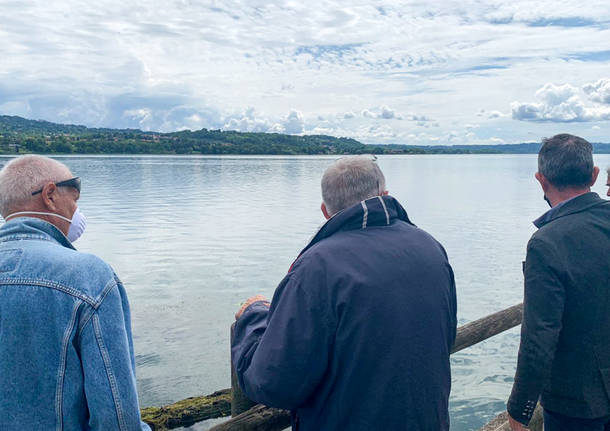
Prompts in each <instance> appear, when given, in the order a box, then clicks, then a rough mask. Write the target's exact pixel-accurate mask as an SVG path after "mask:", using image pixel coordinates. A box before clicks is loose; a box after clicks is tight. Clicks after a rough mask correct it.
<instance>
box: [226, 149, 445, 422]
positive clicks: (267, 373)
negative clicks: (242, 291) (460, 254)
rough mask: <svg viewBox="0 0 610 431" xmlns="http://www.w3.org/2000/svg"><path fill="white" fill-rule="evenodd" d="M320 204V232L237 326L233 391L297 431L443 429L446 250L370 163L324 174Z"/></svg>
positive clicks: (346, 163)
mask: <svg viewBox="0 0 610 431" xmlns="http://www.w3.org/2000/svg"><path fill="white" fill-rule="evenodd" d="M322 199H323V203H322V212H323V214H324V216H325V217H326V218H327V219H328V221H327V222H326V224H325V225H324V226H323V227H322V228H321V229H320V230H319V231H318V233H317V234H316V235H315V236H314V238H313V239H312V241H311V242H310V243H309V245H307V247H305V249H304V250H303V251H302V252H301V254H300V255H299V257H298V258H297V259H296V261H295V262H294V264H293V265H292V267H291V268H290V270H289V272H288V274H287V275H286V277H285V278H284V280H283V281H282V282H281V283H280V285H279V286H278V288H277V290H276V291H275V294H274V296H273V300H272V301H271V303H269V302H267V301H266V300H265V299H264V298H263V297H261V296H256V297H253V298H250V299H249V300H248V301H246V303H245V304H244V306H243V307H242V308H241V309H240V310H239V312H238V313H237V315H236V318H237V322H236V323H235V330H234V341H233V345H232V357H233V363H234V365H235V370H236V374H237V377H238V380H239V385H240V386H241V388H242V389H243V390H244V392H245V394H246V395H247V396H248V397H249V398H250V399H252V400H253V401H256V402H260V403H263V404H265V405H268V406H272V407H279V408H284V409H289V410H291V411H292V423H293V429H298V430H300V431H319V430H324V431H331V430H337V431H364V430H366V431H371V430H392V431H398V430H409V431H424V430H425V431H429V430H435V431H446V430H448V429H449V415H448V398H449V391H450V386H451V373H450V367H449V353H450V350H451V347H452V345H453V342H454V339H455V334H456V297H455V284H454V277H453V271H452V269H451V266H450V265H449V262H448V260H447V255H446V254H445V251H444V249H443V247H442V246H441V245H440V244H439V243H438V242H437V241H436V240H434V238H432V237H431V236H430V235H428V234H427V233H426V232H424V231H423V230H421V229H418V228H417V227H415V225H413V224H412V223H411V222H410V221H409V218H408V217H407V213H406V212H405V210H404V209H403V207H402V206H401V205H400V204H399V203H398V201H397V200H396V199H394V198H392V197H391V196H388V192H387V191H386V188H385V178H384V176H383V173H382V172H381V170H380V169H379V166H378V165H377V163H376V161H375V159H373V158H371V157H367V156H353V157H345V158H342V159H339V160H338V161H337V162H335V163H334V164H333V165H332V166H330V167H329V168H328V169H327V170H326V172H325V173H324V176H323V178H322Z"/></svg>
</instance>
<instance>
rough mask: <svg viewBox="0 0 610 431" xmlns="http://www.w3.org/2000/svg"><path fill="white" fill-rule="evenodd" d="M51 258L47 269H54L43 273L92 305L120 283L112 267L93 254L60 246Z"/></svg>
mask: <svg viewBox="0 0 610 431" xmlns="http://www.w3.org/2000/svg"><path fill="white" fill-rule="evenodd" d="M51 259H52V261H51V262H48V264H50V265H49V269H51V270H52V268H55V270H52V271H51V272H46V271H45V272H46V274H45V275H46V276H47V277H48V278H49V279H51V280H52V281H54V282H57V283H59V284H62V285H64V286H67V287H69V288H70V289H73V290H74V291H77V292H79V293H80V294H82V295H84V297H85V298H86V299H87V302H89V303H91V304H92V305H93V304H97V303H99V301H101V300H102V299H103V296H105V294H106V293H107V291H108V290H110V289H112V288H114V287H116V286H117V285H118V284H119V283H120V281H119V280H118V278H117V276H116V274H115V273H114V271H113V269H112V267H111V266H110V265H109V264H108V263H106V262H105V261H104V260H103V259H101V258H100V257H98V256H96V255H94V254H90V253H83V252H80V251H77V250H71V249H67V248H62V250H61V251H60V252H58V253H53V256H52V257H51ZM58 269H60V270H58ZM43 274H44V272H43Z"/></svg>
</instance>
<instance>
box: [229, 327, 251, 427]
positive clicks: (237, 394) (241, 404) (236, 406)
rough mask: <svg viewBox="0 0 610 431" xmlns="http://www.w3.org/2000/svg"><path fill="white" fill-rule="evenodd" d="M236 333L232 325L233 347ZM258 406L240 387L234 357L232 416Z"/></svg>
mask: <svg viewBox="0 0 610 431" xmlns="http://www.w3.org/2000/svg"><path fill="white" fill-rule="evenodd" d="M234 333H235V323H233V324H232V325H231V346H233V337H234ZM255 405H256V403H255V402H253V401H250V400H249V399H248V397H246V394H244V392H243V391H242V390H241V388H240V387H239V382H238V380H237V373H236V372H235V366H234V365H233V357H231V416H232V417H235V416H237V415H239V414H241V413H243V412H245V411H247V410H249V409H250V408H252V407H254V406H255Z"/></svg>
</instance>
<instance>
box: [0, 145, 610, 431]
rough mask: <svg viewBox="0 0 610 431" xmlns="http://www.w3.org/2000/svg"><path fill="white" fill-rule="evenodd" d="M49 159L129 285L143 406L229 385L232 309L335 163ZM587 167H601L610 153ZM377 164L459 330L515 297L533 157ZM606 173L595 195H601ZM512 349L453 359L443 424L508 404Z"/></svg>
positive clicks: (275, 276) (260, 277) (269, 273)
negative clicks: (430, 262) (432, 261)
mask: <svg viewBox="0 0 610 431" xmlns="http://www.w3.org/2000/svg"><path fill="white" fill-rule="evenodd" d="M58 159H60V160H62V161H63V162H64V163H66V164H67V165H68V166H69V167H70V168H71V169H72V171H73V172H74V173H75V174H76V175H80V176H81V177H83V191H82V195H81V201H80V207H81V209H82V210H83V212H84V213H85V214H86V215H87V218H88V222H89V223H88V228H87V231H86V233H85V235H84V236H83V238H82V239H80V240H79V241H78V242H77V243H76V246H77V247H78V248H79V249H80V250H82V251H86V252H92V253H95V254H97V255H99V256H101V257H102V258H103V259H105V260H106V261H108V262H109V263H110V264H111V265H112V266H113V267H114V268H115V270H116V271H117V273H118V274H119V276H120V277H121V278H122V280H123V282H124V283H125V285H126V288H127V290H128V293H129V296H130V301H131V306H132V313H133V317H132V318H133V327H134V337H135V338H134V341H135V349H136V362H137V373H138V389H139V393H140V397H141V404H142V405H143V406H149V405H161V404H165V403H169V402H173V401H177V400H179V399H182V398H186V397H189V396H194V395H202V394H209V393H211V392H213V391H215V390H218V389H221V388H227V387H229V386H230V374H229V344H228V339H229V337H228V332H229V326H230V324H231V322H232V321H233V314H234V313H235V311H236V310H237V308H238V305H239V303H240V302H242V301H243V300H244V299H245V298H247V297H249V296H251V295H254V294H257V293H263V294H265V295H267V296H268V297H271V296H272V294H273V291H274V288H275V286H276V285H277V283H278V282H279V281H280V280H281V279H282V277H283V276H284V275H285V273H286V271H287V270H288V267H289V266H290V264H291V262H292V260H293V259H294V258H295V256H296V255H297V253H298V252H299V250H300V249H301V248H302V247H303V246H304V245H305V244H306V243H307V241H308V239H309V238H310V236H311V235H312V234H313V233H314V232H315V230H316V228H317V227H318V226H319V225H320V224H321V223H322V222H323V217H322V214H321V213H320V210H319V204H320V191H319V182H320V178H321V175H322V173H323V171H324V169H325V168H326V167H327V166H328V165H329V164H330V163H331V162H332V160H333V159H334V157H330V158H329V157H323V156H320V157H171V156H159V157H154V156H144V157H94V156H87V157H58ZM5 160H6V158H1V159H0V162H1V163H2V164H3V163H4V162H5ZM596 162H597V164H598V165H599V166H600V167H601V168H602V170H603V169H604V168H605V167H606V166H607V165H608V164H610V155H599V156H596ZM379 163H380V166H381V168H382V169H383V171H384V173H385V175H386V179H387V184H388V188H389V190H390V193H391V194H392V195H393V196H395V197H396V198H398V200H399V201H400V202H402V204H403V205H404V206H405V208H406V209H407V212H408V213H409V216H410V218H411V219H412V220H413V222H414V223H416V224H417V225H418V226H419V227H421V228H423V229H425V230H427V231H428V232H430V233H431V234H432V235H433V236H435V237H436V238H437V239H438V240H439V241H441V242H442V243H443V245H444V246H445V248H446V249H447V252H448V254H449V258H450V261H451V263H452V265H453V268H454V270H455V274H456V282H457V289H458V306H459V309H458V317H459V324H460V325H461V324H464V323H466V322H469V321H471V320H474V319H477V318H479V317H483V316H485V315H487V314H489V313H492V312H495V311H498V310H500V309H503V308H506V307H509V306H511V305H514V304H516V303H518V302H520V300H521V295H522V274H521V261H522V260H523V259H524V254H525V245H526V242H527V240H528V238H529V236H530V235H531V234H532V233H533V232H534V227H533V226H532V224H531V221H532V220H533V219H535V218H536V217H537V216H538V215H540V214H541V213H542V212H544V211H545V210H546V209H547V207H546V203H545V202H544V201H543V200H542V193H541V191H540V189H539V186H538V184H537V182H535V180H534V177H533V173H534V171H535V169H536V157H535V156H534V155H480V156H479V155H456V156H443V155H438V156H382V157H380V158H379ZM601 177H602V176H600V179H598V182H597V184H596V185H595V187H594V190H595V191H597V192H598V193H600V194H602V193H603V194H605V187H604V184H605V174H604V175H603V178H601ZM518 341H519V337H518V329H513V330H512V331H509V332H507V333H504V334H502V335H500V336H497V337H495V338H493V339H491V340H488V341H486V342H484V343H481V344H479V345H477V346H474V347H471V348H469V349H467V350H465V351H463V352H461V353H459V354H456V355H453V357H452V364H453V390H452V397H451V417H452V430H455V431H466V430H472V429H477V428H478V427H480V426H482V425H483V424H484V423H485V422H486V421H487V420H489V419H490V418H491V417H493V416H494V415H495V414H497V413H498V412H500V411H502V410H503V409H504V408H505V402H506V398H507V397H508V395H509V392H510V388H511V384H512V378H513V374H514V368H515V363H516V354H517V348H518ZM194 428H195V429H205V428H206V426H205V425H204V426H201V425H199V426H196V427H194Z"/></svg>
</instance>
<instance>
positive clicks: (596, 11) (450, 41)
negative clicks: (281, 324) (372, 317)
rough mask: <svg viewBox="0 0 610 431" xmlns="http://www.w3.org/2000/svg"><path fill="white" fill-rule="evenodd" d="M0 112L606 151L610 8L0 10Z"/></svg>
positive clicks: (143, 4)
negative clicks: (592, 144)
mask: <svg viewBox="0 0 610 431" xmlns="http://www.w3.org/2000/svg"><path fill="white" fill-rule="evenodd" d="M0 14H1V15H0V16H1V19H0V52H1V53H2V56H1V58H0V114H6V115H20V116H23V117H26V118H31V119H44V120H48V121H54V122H62V123H75V124H84V125H87V126H92V127H115V128H124V127H132V128H140V129H143V130H156V131H174V130H181V129H191V130H195V129H200V128H203V127H205V128H212V129H217V128H222V129H226V130H230V129H231V130H240V131H256V132H283V133H291V134H330V135H335V136H348V137H354V138H356V139H359V140H361V141H363V142H365V143H402V144H425V145H427V144H440V145H448V144H486V143H517V142H523V141H538V140H539V139H540V137H542V136H550V135H552V134H555V133H558V132H571V133H576V134H580V135H582V136H584V137H586V138H587V139H590V140H592V141H596V142H600V141H601V142H610V7H609V6H608V2H607V0H603V1H598V0H587V1H586V2H583V1H576V0H571V1H560V0H538V1H535V2H534V1H530V0H527V1H525V0H489V1H477V0H459V1H454V0H442V1H441V0H429V1H404V0H403V1H394V0H368V1H339V0H323V1H319V0H308V1H279V0H278V1H259V0H222V1H213V0H207V1H206V0H163V1H160V0H146V1H142V0H122V1H116V0H97V1H96V2H91V3H85V2H82V1H75V0H53V1H49V0H26V1H14V0H0Z"/></svg>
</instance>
